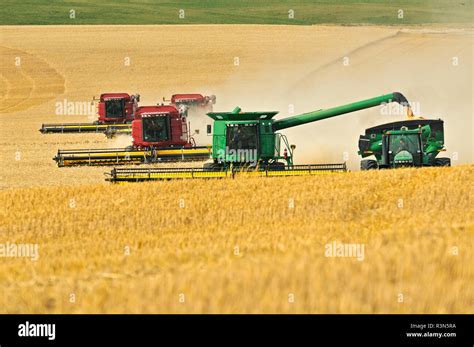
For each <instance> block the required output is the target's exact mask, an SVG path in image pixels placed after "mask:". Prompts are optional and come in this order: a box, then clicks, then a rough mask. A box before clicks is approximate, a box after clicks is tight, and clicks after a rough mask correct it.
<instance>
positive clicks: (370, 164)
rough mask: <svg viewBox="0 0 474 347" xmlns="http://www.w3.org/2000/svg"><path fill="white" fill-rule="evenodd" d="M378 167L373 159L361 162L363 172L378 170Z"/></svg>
mask: <svg viewBox="0 0 474 347" xmlns="http://www.w3.org/2000/svg"><path fill="white" fill-rule="evenodd" d="M377 168H378V165H377V162H376V161H375V160H371V159H366V160H361V162H360V169H361V170H364V171H365V170H377Z"/></svg>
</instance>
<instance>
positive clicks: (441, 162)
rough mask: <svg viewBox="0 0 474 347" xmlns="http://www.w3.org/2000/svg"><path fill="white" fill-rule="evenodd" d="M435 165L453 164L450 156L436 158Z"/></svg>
mask: <svg viewBox="0 0 474 347" xmlns="http://www.w3.org/2000/svg"><path fill="white" fill-rule="evenodd" d="M435 166H451V159H450V158H435Z"/></svg>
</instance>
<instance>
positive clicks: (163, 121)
mask: <svg viewBox="0 0 474 347" xmlns="http://www.w3.org/2000/svg"><path fill="white" fill-rule="evenodd" d="M132 137H133V145H132V146H130V147H127V148H111V149H110V148H106V149H91V150H88V149H79V150H59V151H58V154H57V155H56V157H54V158H53V159H54V160H55V161H56V162H57V164H58V166H75V165H123V164H141V163H154V162H164V161H187V160H206V159H208V158H209V155H210V148H209V147H197V146H196V145H195V142H194V139H193V138H192V136H191V135H190V133H189V124H188V121H187V118H186V115H185V114H182V113H180V112H179V111H178V109H177V108H176V107H175V106H173V105H158V106H141V107H139V108H138V109H137V110H136V112H135V119H134V120H133V122H132Z"/></svg>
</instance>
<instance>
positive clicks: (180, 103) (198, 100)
mask: <svg viewBox="0 0 474 347" xmlns="http://www.w3.org/2000/svg"><path fill="white" fill-rule="evenodd" d="M163 101H165V100H163ZM215 103H216V96H215V95H211V96H203V95H201V94H174V95H173V96H172V97H171V104H172V105H175V106H176V108H177V109H178V110H180V111H181V112H184V111H186V112H187V111H188V110H189V109H193V108H194V109H199V110H202V112H203V113H204V114H207V113H209V112H212V105H214V104H215Z"/></svg>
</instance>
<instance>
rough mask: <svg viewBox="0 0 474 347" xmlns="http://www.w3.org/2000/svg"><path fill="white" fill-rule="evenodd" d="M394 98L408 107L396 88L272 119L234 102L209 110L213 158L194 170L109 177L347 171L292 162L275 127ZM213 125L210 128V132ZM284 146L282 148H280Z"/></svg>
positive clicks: (137, 178)
mask: <svg viewBox="0 0 474 347" xmlns="http://www.w3.org/2000/svg"><path fill="white" fill-rule="evenodd" d="M388 102H398V103H400V104H402V105H407V107H409V106H408V101H407V100H406V98H405V97H404V96H403V95H402V94H400V93H390V94H386V95H382V96H378V97H375V98H371V99H367V100H362V101H358V102H354V103H351V104H347V105H343V106H337V107H333V108H329V109H325V110H318V111H313V112H309V113H304V114H300V115H297V116H293V117H289V118H283V119H279V120H274V119H273V117H274V116H275V115H276V114H277V113H278V112H275V111H271V112H241V109H240V108H239V107H236V108H235V109H234V110H233V111H232V112H211V113H208V116H209V117H211V118H212V119H213V120H214V125H213V129H212V127H211V126H210V125H209V126H208V133H209V134H210V133H211V132H212V162H211V163H206V164H205V165H204V167H203V168H199V169H198V168H196V169H160V168H150V169H114V170H112V172H111V173H110V178H109V180H110V181H112V182H120V181H145V180H156V179H170V178H213V177H234V176H235V175H236V174H239V175H242V174H245V175H250V176H296V175H297V176H301V175H314V174H320V173H333V172H344V171H346V165H345V163H339V164H307V165H294V164H293V150H294V148H295V146H293V145H289V142H288V140H287V138H286V136H285V135H283V134H281V133H279V132H278V131H279V130H283V129H288V128H292V127H295V126H299V125H303V124H307V123H311V122H317V121H320V120H323V119H327V118H331V117H335V116H340V115H343V114H346V113H350V112H355V111H359V110H363V109H367V108H371V107H375V106H379V105H381V104H383V103H388ZM212 130H213V131H212ZM282 147H283V151H281V149H282Z"/></svg>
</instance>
